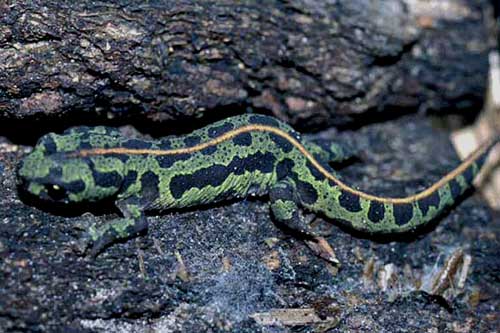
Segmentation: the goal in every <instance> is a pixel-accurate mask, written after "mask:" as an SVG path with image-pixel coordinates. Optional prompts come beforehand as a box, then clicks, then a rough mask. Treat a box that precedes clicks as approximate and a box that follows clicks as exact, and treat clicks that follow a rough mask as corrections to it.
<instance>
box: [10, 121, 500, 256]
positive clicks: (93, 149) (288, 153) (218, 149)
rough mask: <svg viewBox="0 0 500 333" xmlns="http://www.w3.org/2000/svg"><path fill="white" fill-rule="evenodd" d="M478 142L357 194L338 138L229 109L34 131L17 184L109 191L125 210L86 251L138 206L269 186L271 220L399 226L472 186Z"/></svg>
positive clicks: (98, 230) (142, 222)
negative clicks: (221, 115) (187, 129)
mask: <svg viewBox="0 0 500 333" xmlns="http://www.w3.org/2000/svg"><path fill="white" fill-rule="evenodd" d="M499 141H500V137H497V138H495V139H494V140H491V141H490V142H489V143H486V144H484V145H483V146H481V147H480V148H478V149H477V150H476V151H475V152H474V153H472V154H471V155H470V156H469V157H468V158H467V159H465V160H464V161H463V162H462V163H461V164H460V165H459V166H458V167H457V168H456V169H454V170H453V171H451V172H450V173H448V174H447V175H446V176H444V177H443V178H441V179H440V180H439V181H438V182H436V183H435V184H433V185H432V186H430V187H428V188H427V189H425V190H424V191H422V192H420V193H417V194H415V195H411V196H408V197H402V198H392V197H380V196H376V195H372V194H367V193H364V192H362V191H360V190H357V189H355V188H353V187H350V186H349V185H347V184H345V183H344V182H342V181H341V180H340V179H339V177H338V176H336V174H335V171H334V170H333V169H332V167H331V166H330V164H329V162H330V163H331V162H339V161H343V160H345V159H346V158H348V157H349V156H350V154H349V153H348V152H347V150H346V149H345V147H344V146H342V145H339V144H335V143H327V142H324V141H318V142H313V141H310V140H305V139H303V138H302V137H301V136H300V134H299V133H297V132H296V131H295V130H293V129H292V128H291V127H290V126H288V125H287V124H285V123H283V122H280V121H278V120H277V119H275V118H272V117H269V116H263V115H255V114H247V115H241V116H235V117H231V118H228V119H225V120H222V121H219V122H216V123H214V124H211V125H209V126H206V127H204V128H201V129H199V130H196V131H194V132H192V133H191V134H188V135H185V136H180V137H167V138H164V139H160V140H138V139H133V138H127V137H124V136H123V135H122V134H121V133H120V132H119V131H117V130H116V129H113V128H108V127H102V126H99V127H75V128H70V129H68V130H66V131H65V132H64V133H63V134H61V135H57V134H54V133H50V134H47V135H45V136H43V137H42V138H40V140H39V142H38V143H37V145H36V147H35V148H34V150H33V152H31V153H30V154H29V155H28V156H27V157H26V158H25V159H24V160H23V161H22V162H21V164H20V166H19V169H18V176H19V178H20V184H22V187H23V188H24V189H25V190H27V191H28V192H29V193H31V194H33V195H35V196H37V197H39V198H41V199H42V200H48V201H51V202H61V203H72V202H81V201H98V200H102V199H105V198H113V199H114V200H115V202H116V206H117V207H118V208H119V210H120V211H121V213H122V214H123V217H121V218H117V219H114V220H111V221H108V222H107V223H104V224H103V225H100V226H95V225H93V226H92V227H90V228H89V230H88V231H87V233H86V236H85V237H83V240H84V242H85V243H88V246H92V249H91V253H92V254H93V255H95V254H97V253H99V252H100V251H101V250H103V249H104V248H105V247H107V246H108V245H110V244H112V243H113V242H115V241H117V240H120V239H125V238H130V237H133V236H135V235H137V234H139V233H140V232H142V231H145V230H146V229H147V227H148V225H147V220H146V218H145V215H144V212H145V211H148V210H165V209H173V208H184V207H192V206H198V205H204V204H210V203H215V202H220V201H222V200H228V199H235V198H245V197H247V196H249V195H257V196H264V195H268V197H269V200H270V208H271V212H272V214H273V216H274V218H275V220H276V222H277V223H281V224H283V225H285V226H287V227H288V228H291V229H293V230H298V231H299V232H301V233H305V234H309V233H310V232H311V230H310V228H309V227H308V224H307V223H306V222H305V221H304V219H303V218H302V215H301V214H300V211H299V209H305V210H306V211H310V212H314V213H319V214H322V215H324V216H326V217H327V218H330V219H333V220H336V221H340V222H341V223H344V224H346V225H347V226H349V227H350V228H352V229H355V230H358V231H362V232H366V233H369V234H397V233H405V232H409V231H413V230H415V229H416V228H418V227H420V226H423V225H425V224H427V223H428V222H429V221H431V220H432V219H434V218H435V217H436V216H437V215H439V214H440V213H441V212H442V211H443V210H444V209H446V208H447V207H450V206H451V205H453V203H454V202H455V201H456V200H457V198H458V197H459V196H460V195H461V194H463V193H464V192H465V191H466V190H467V189H468V188H470V187H471V186H472V181H473V179H474V177H475V175H476V174H477V173H478V171H479V170H480V169H481V167H482V165H483V163H484V160H485V158H486V156H487V154H488V152H489V151H490V150H491V148H492V147H493V146H494V145H495V144H497V143H498V142H499Z"/></svg>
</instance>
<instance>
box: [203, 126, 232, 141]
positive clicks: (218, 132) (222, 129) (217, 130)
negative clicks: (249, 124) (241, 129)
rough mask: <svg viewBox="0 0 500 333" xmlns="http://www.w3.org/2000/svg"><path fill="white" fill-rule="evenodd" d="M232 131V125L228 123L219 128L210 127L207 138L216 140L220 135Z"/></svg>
mask: <svg viewBox="0 0 500 333" xmlns="http://www.w3.org/2000/svg"><path fill="white" fill-rule="evenodd" d="M232 129H233V124H232V123H230V122H225V123H224V124H222V125H220V126H215V127H211V128H209V129H208V136H209V137H211V138H216V137H218V136H220V135H221V134H224V133H226V132H228V131H230V130H232Z"/></svg>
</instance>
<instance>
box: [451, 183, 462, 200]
mask: <svg viewBox="0 0 500 333" xmlns="http://www.w3.org/2000/svg"><path fill="white" fill-rule="evenodd" d="M449 185H450V192H451V197H452V198H453V200H456V199H457V198H458V197H459V196H460V194H462V187H461V186H460V184H459V183H458V181H457V180H456V179H453V180H451V181H450V182H449Z"/></svg>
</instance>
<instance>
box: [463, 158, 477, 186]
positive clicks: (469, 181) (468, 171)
mask: <svg viewBox="0 0 500 333" xmlns="http://www.w3.org/2000/svg"><path fill="white" fill-rule="evenodd" d="M474 164H475V163H472V164H471V166H470V167H468V168H467V169H466V170H465V171H464V173H463V175H462V176H463V177H464V179H465V182H466V183H467V184H468V185H470V184H472V181H473V180H474V173H473V172H472V169H473V167H474Z"/></svg>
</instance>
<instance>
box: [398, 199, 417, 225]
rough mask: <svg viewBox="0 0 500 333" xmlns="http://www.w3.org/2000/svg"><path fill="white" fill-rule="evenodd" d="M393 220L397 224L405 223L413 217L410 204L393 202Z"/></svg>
mask: <svg viewBox="0 0 500 333" xmlns="http://www.w3.org/2000/svg"><path fill="white" fill-rule="evenodd" d="M393 207H394V221H395V222H396V224H397V225H405V224H407V223H408V222H410V220H411V218H412V217H413V205H412V204H394V205H393Z"/></svg>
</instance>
